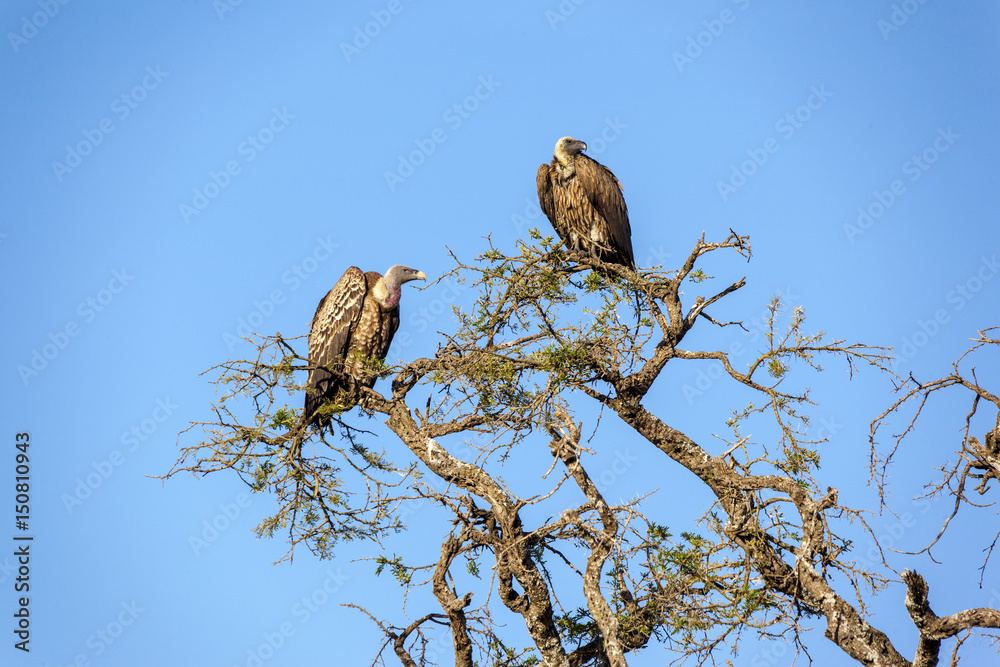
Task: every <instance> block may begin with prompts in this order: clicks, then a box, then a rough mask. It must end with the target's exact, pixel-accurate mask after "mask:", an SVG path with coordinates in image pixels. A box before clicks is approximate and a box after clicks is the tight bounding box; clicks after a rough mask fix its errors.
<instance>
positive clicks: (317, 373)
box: [305, 266, 398, 417]
mask: <svg viewBox="0 0 1000 667" xmlns="http://www.w3.org/2000/svg"><path fill="white" fill-rule="evenodd" d="M367 295H368V283H367V280H366V279H365V274H364V273H363V272H362V271H361V269H359V268H357V267H356V266H352V267H351V268H349V269H347V271H345V272H344V275H343V276H341V277H340V280H338V281H337V284H336V285H334V287H333V289H332V290H330V291H329V292H327V293H326V296H325V297H323V300H322V301H320V302H319V307H317V308H316V314H315V315H314V316H313V321H312V327H311V330H310V333H309V363H310V365H312V366H328V367H330V368H333V369H338V368H340V367H342V366H343V363H344V357H345V356H346V354H347V352H348V350H349V349H350V346H351V336H352V335H353V334H354V329H355V326H356V325H357V323H358V320H359V319H360V318H361V311H362V308H363V306H364V302H365V297H366V296H367ZM397 326H398V322H397ZM335 381H336V378H334V376H333V375H331V374H330V372H329V371H327V370H325V369H323V368H313V369H311V370H310V371H309V383H308V388H307V390H306V410H305V413H306V416H307V417H309V416H311V415H312V414H313V412H315V410H316V408H318V407H319V405H320V403H321V402H322V401H323V398H324V397H325V396H327V395H328V394H329V393H331V390H332V389H334V388H335V386H336V385H335Z"/></svg>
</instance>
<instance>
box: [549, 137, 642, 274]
mask: <svg viewBox="0 0 1000 667" xmlns="http://www.w3.org/2000/svg"><path fill="white" fill-rule="evenodd" d="M585 150H587V144H585V143H584V142H582V141H580V140H579V139H574V138H573V137H563V138H562V139H560V140H559V141H557V142H556V148H555V153H554V155H553V156H552V162H551V163H549V164H543V165H541V166H539V167H538V175H537V177H536V179H535V182H536V184H537V185H538V203H539V204H541V206H542V211H543V212H544V213H545V216H546V217H547V218H548V219H549V222H551V223H552V227H553V228H555V230H556V233H557V234H559V238H561V239H562V240H563V241H564V242H565V243H566V247H567V248H569V249H571V250H575V251H577V252H583V253H586V254H589V255H593V256H595V257H597V258H598V259H601V260H603V261H605V262H612V263H614V264H622V265H624V266H627V267H628V268H630V269H633V270H634V269H635V260H634V259H633V255H632V230H631V228H630V227H629V224H628V208H626V206H625V197H624V196H622V186H621V183H619V182H618V179H617V178H615V175H614V174H612V173H611V170H610V169H608V168H607V167H605V166H604V165H603V164H601V163H600V162H598V161H597V160H594V159H592V158H590V157H587V156H586V155H584V154H583V153H582V151H585Z"/></svg>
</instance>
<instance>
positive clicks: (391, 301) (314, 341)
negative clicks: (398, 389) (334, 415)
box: [305, 264, 427, 420]
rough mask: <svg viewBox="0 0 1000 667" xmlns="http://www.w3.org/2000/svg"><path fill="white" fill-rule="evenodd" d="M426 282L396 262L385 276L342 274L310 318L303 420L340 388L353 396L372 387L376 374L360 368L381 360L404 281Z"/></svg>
mask: <svg viewBox="0 0 1000 667" xmlns="http://www.w3.org/2000/svg"><path fill="white" fill-rule="evenodd" d="M426 279H427V276H425V275H424V273H423V272H422V271H415V270H413V269H411V268H409V267H406V266H400V265H398V264H397V265H396V266H393V267H391V268H390V269H389V270H388V271H386V272H385V276H384V277H383V276H381V275H379V274H378V273H377V272H375V271H369V272H367V273H364V272H362V271H361V269H359V268H358V267H356V266H352V267H351V268H349V269H347V271H345V272H344V275H343V276H341V277H340V280H338V281H337V284H336V285H334V287H333V289H332V290H330V291H329V292H327V294H326V296H325V297H323V300H322V301H320V302H319V307H317V308H316V314H315V315H314V316H313V321H312V327H311V329H310V332H309V365H310V367H311V368H310V370H309V381H308V384H307V385H306V408H305V418H306V419H309V420H311V419H312V418H313V415H314V414H315V412H316V410H317V409H318V408H319V406H320V405H322V404H323V399H326V398H331V399H332V398H336V396H337V393H338V392H339V391H341V390H346V391H348V392H352V391H353V390H354V389H355V388H357V387H371V386H372V385H374V384H375V378H376V374H375V373H372V372H371V371H370V370H366V369H365V364H364V361H365V359H378V360H380V361H384V360H385V355H386V354H388V352H389V344H390V343H392V337H393V336H394V335H395V333H396V330H397V329H398V328H399V297H400V295H401V294H402V291H403V290H402V286H403V283H405V282H409V281H411V280H426ZM321 366H325V367H326V368H329V369H330V370H329V371H328V370H327V369H326V368H321ZM331 371H332V372H331Z"/></svg>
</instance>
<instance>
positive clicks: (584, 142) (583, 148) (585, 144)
mask: <svg viewBox="0 0 1000 667" xmlns="http://www.w3.org/2000/svg"><path fill="white" fill-rule="evenodd" d="M580 146H582V148H580V150H581V151H585V150H587V142H586V141H581V142H580Z"/></svg>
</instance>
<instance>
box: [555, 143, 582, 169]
mask: <svg viewBox="0 0 1000 667" xmlns="http://www.w3.org/2000/svg"><path fill="white" fill-rule="evenodd" d="M585 150H587V144H586V143H585V142H583V141H580V140H579V139H574V138H573V137H563V138H562V139H560V140H559V141H557V142H556V148H555V151H554V155H555V157H556V159H558V160H559V161H560V162H562V163H563V164H565V163H566V162H568V161H569V159H570V158H572V157H574V156H576V155H578V154H580V153H581V152H583V151H585Z"/></svg>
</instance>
